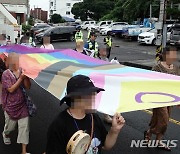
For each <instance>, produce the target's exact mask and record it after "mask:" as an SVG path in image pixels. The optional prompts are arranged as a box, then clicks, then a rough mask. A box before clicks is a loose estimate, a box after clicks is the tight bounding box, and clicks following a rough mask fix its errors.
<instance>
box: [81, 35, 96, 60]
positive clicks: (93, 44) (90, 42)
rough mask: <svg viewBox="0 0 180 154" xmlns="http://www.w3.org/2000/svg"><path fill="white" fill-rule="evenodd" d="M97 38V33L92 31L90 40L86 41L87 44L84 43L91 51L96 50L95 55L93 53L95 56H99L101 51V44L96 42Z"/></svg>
mask: <svg viewBox="0 0 180 154" xmlns="http://www.w3.org/2000/svg"><path fill="white" fill-rule="evenodd" d="M96 38H97V35H96V33H95V32H91V33H90V40H88V41H87V42H86V44H85V45H84V48H85V49H86V50H88V51H89V50H90V51H92V52H94V55H93V57H94V58H98V52H99V45H98V43H97V42H96Z"/></svg>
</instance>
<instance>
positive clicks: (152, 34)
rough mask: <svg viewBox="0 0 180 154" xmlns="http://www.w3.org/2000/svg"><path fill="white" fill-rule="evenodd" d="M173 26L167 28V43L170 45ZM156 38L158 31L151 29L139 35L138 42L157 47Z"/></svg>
mask: <svg viewBox="0 0 180 154" xmlns="http://www.w3.org/2000/svg"><path fill="white" fill-rule="evenodd" d="M171 26H172V25H168V26H167V28H168V29H167V30H168V32H167V43H169V41H170V34H171ZM156 36H157V30H156V29H155V28H154V29H150V30H149V31H147V32H143V33H141V34H139V36H138V42H139V43H140V44H152V45H156Z"/></svg>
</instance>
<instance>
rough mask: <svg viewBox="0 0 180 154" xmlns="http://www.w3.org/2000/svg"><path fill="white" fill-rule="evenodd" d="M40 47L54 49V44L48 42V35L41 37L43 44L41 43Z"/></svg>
mask: <svg viewBox="0 0 180 154" xmlns="http://www.w3.org/2000/svg"><path fill="white" fill-rule="evenodd" d="M40 48H44V49H50V50H54V46H53V45H52V44H51V43H50V37H49V36H45V37H43V45H41V47H40Z"/></svg>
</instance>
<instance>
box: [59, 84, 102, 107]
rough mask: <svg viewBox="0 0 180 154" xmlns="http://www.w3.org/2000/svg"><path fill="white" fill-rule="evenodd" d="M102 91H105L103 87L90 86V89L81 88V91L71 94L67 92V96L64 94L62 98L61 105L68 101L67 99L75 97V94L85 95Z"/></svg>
mask: <svg viewBox="0 0 180 154" xmlns="http://www.w3.org/2000/svg"><path fill="white" fill-rule="evenodd" d="M101 91H105V90H104V89H102V88H98V87H92V88H88V89H81V91H76V92H71V93H69V94H67V95H66V96H64V97H63V98H62V99H61V100H60V105H62V104H63V103H64V102H66V101H67V100H69V99H70V98H72V97H74V96H85V95H89V94H91V93H92V92H97V93H99V92H101Z"/></svg>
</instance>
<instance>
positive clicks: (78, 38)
mask: <svg viewBox="0 0 180 154" xmlns="http://www.w3.org/2000/svg"><path fill="white" fill-rule="evenodd" d="M75 40H76V42H77V41H78V40H82V41H83V32H82V31H81V27H78V28H77V32H76V34H75Z"/></svg>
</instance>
